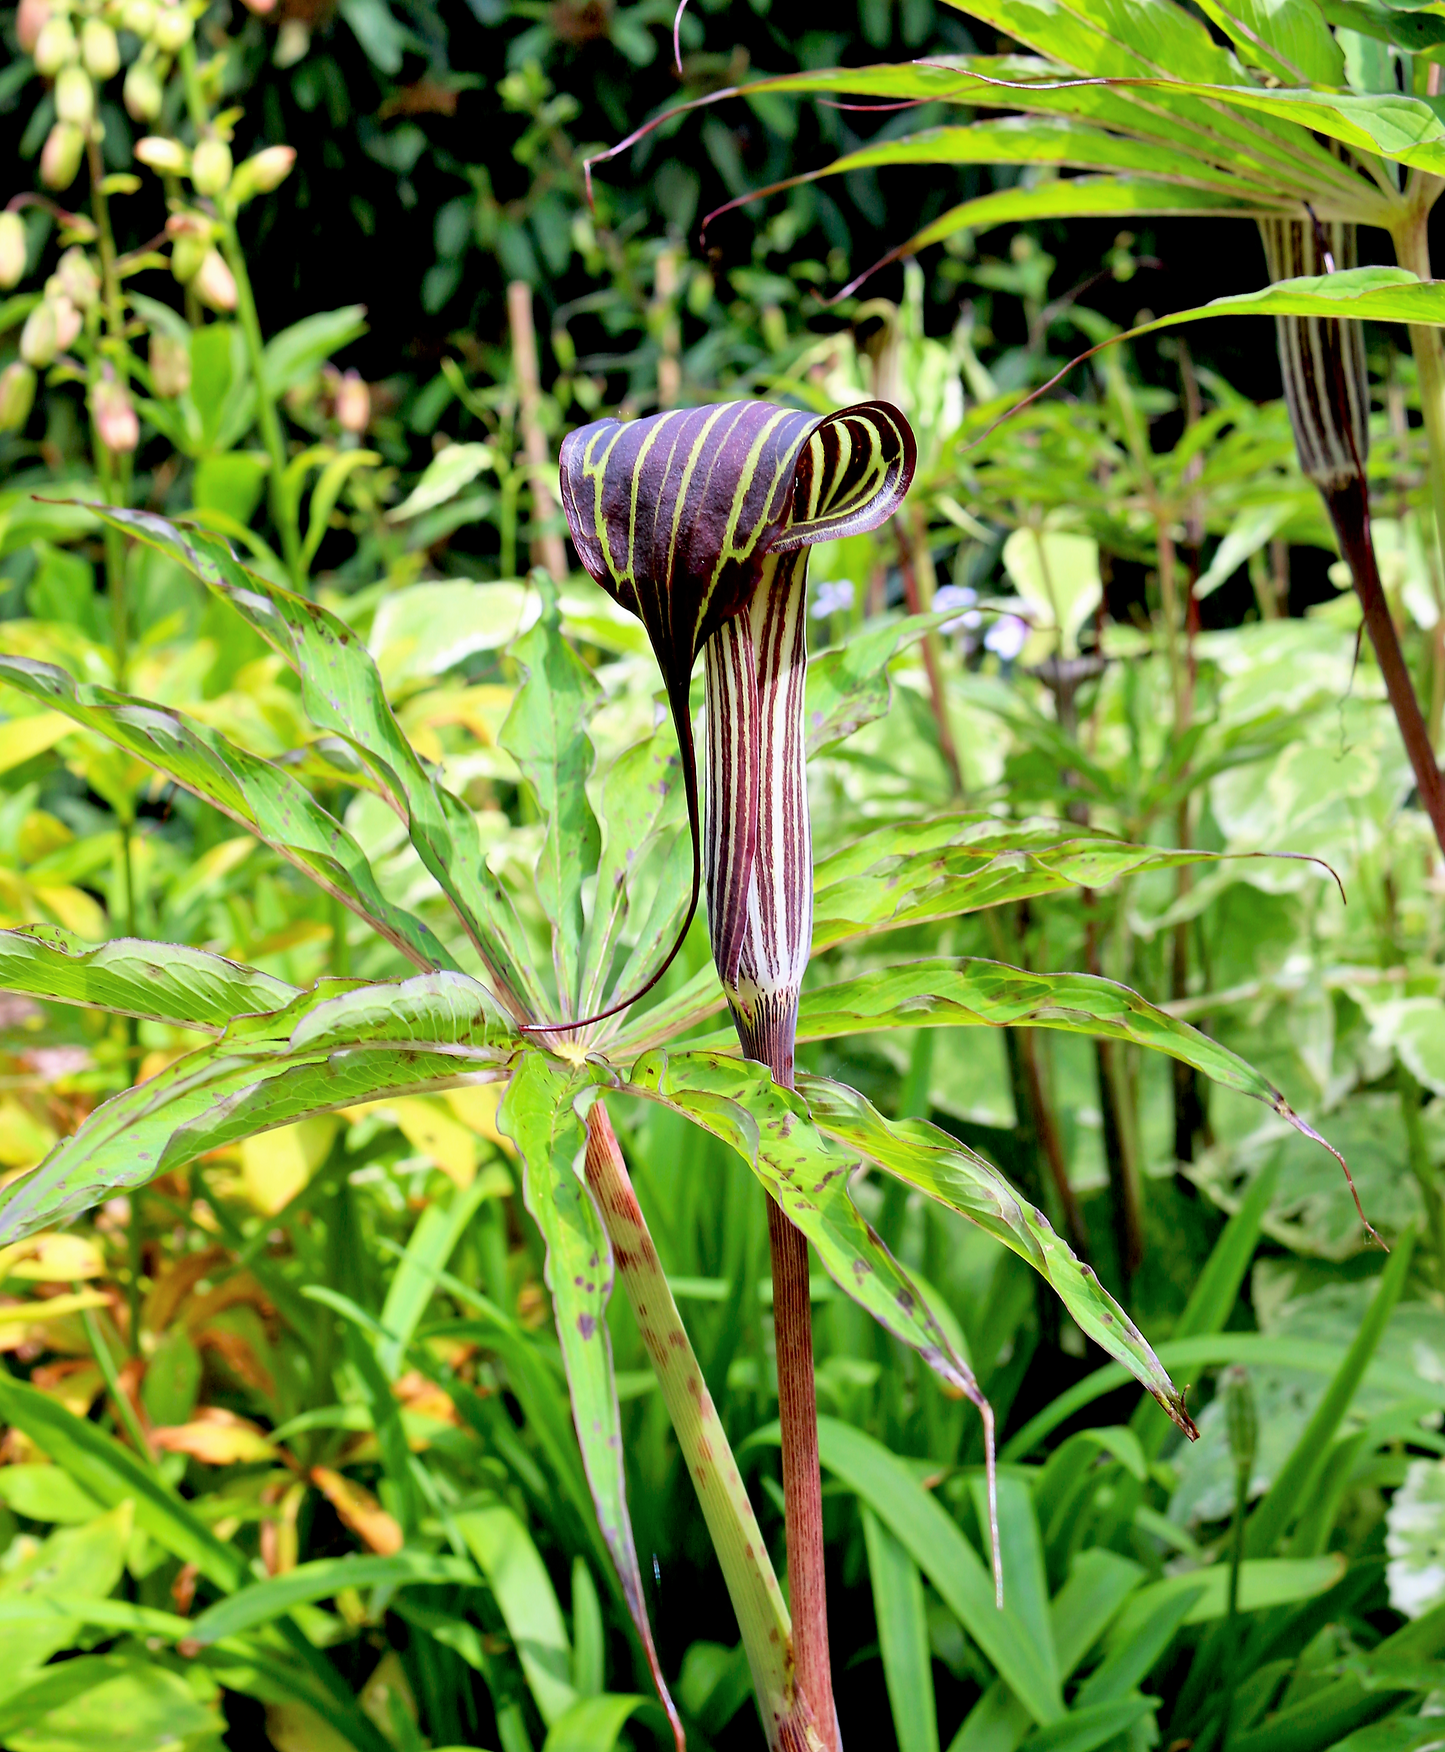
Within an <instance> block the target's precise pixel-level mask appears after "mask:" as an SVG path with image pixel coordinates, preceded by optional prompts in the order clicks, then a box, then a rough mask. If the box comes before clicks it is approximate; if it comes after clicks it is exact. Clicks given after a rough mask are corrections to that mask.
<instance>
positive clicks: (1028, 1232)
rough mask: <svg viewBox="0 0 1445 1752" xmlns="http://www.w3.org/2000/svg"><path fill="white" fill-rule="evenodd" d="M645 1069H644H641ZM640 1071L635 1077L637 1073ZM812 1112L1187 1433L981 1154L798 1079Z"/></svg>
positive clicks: (1042, 1222) (1126, 1339) (1084, 1277)
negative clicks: (1014, 1273) (944, 1213)
mask: <svg viewBox="0 0 1445 1752" xmlns="http://www.w3.org/2000/svg"><path fill="white" fill-rule="evenodd" d="M644 1062H645V1061H644ZM635 1074H636V1073H635V1072H634V1075H635ZM798 1093H799V1094H800V1095H801V1096H802V1097H803V1100H804V1102H806V1104H807V1105H806V1109H805V1111H806V1112H807V1113H808V1114H809V1116H810V1117H811V1120H812V1123H813V1124H814V1125H815V1126H816V1127H817V1129H818V1131H819V1133H821V1134H822V1136H823V1137H825V1138H827V1139H828V1140H830V1141H831V1142H832V1143H833V1144H834V1146H835V1148H841V1149H843V1150H850V1151H856V1152H858V1153H859V1154H861V1155H862V1156H864V1157H866V1158H867V1159H868V1160H870V1161H872V1162H876V1163H877V1164H878V1166H879V1167H880V1168H883V1169H886V1170H887V1172H888V1173H890V1174H893V1175H895V1176H896V1177H897V1178H898V1179H900V1180H902V1181H904V1182H906V1183H907V1184H908V1185H910V1186H915V1187H917V1188H918V1190H919V1191H920V1192H924V1193H926V1194H927V1195H928V1196H929V1197H930V1198H935V1199H937V1200H938V1201H939V1203H941V1204H946V1205H948V1206H949V1207H950V1208H951V1209H952V1210H955V1211H957V1212H958V1213H959V1214H960V1215H961V1216H965V1217H967V1218H968V1219H969V1221H970V1222H974V1223H977V1224H978V1226H979V1227H980V1228H981V1229H984V1230H986V1231H987V1232H988V1233H989V1234H990V1235H993V1236H994V1237H995V1238H996V1239H997V1240H1000V1241H1002V1242H1003V1244H1004V1245H1005V1246H1006V1247H1008V1248H1011V1249H1012V1250H1013V1252H1015V1253H1017V1254H1018V1255H1019V1257H1020V1258H1021V1259H1024V1260H1026V1261H1027V1262H1028V1263H1029V1264H1030V1265H1031V1266H1033V1268H1034V1270H1035V1271H1037V1272H1038V1273H1039V1274H1040V1275H1041V1276H1042V1277H1043V1278H1045V1279H1046V1280H1047V1282H1048V1283H1049V1284H1050V1285H1051V1286H1052V1287H1053V1289H1054V1291H1055V1293H1056V1294H1057V1295H1058V1297H1059V1299H1060V1300H1061V1301H1062V1302H1063V1304H1064V1306H1065V1307H1066V1308H1067V1309H1068V1311H1069V1313H1070V1314H1071V1315H1072V1316H1073V1318H1074V1320H1075V1322H1076V1323H1077V1324H1078V1326H1079V1328H1080V1330H1081V1331H1083V1332H1085V1333H1087V1335H1088V1336H1089V1337H1090V1338H1091V1339H1092V1340H1093V1341H1094V1343H1095V1344H1097V1345H1099V1346H1100V1347H1101V1348H1102V1349H1103V1350H1105V1351H1107V1352H1108V1354H1109V1355H1110V1356H1112V1357H1115V1358H1117V1359H1118V1360H1119V1361H1120V1362H1121V1363H1123V1364H1124V1366H1125V1367H1126V1368H1127V1369H1128V1370H1129V1372H1130V1373H1131V1374H1132V1375H1133V1376H1134V1378H1135V1379H1136V1380H1137V1381H1138V1382H1139V1383H1140V1385H1141V1386H1143V1387H1146V1388H1148V1390H1149V1392H1150V1393H1152V1394H1153V1395H1154V1397H1155V1398H1156V1399H1157V1400H1158V1401H1159V1403H1160V1404H1161V1405H1162V1406H1163V1407H1164V1409H1165V1411H1167V1412H1168V1413H1169V1415H1170V1417H1171V1418H1173V1419H1174V1421H1175V1423H1177V1424H1178V1425H1179V1427H1180V1428H1181V1429H1183V1430H1184V1431H1185V1432H1186V1433H1192V1432H1193V1428H1194V1426H1193V1423H1192V1422H1191V1420H1190V1417H1189V1414H1188V1412H1186V1411H1185V1409H1184V1401H1183V1398H1182V1397H1181V1395H1180V1394H1179V1393H1178V1391H1177V1390H1176V1389H1175V1387H1174V1384H1173V1382H1172V1381H1171V1380H1170V1379H1169V1376H1168V1374H1167V1373H1166V1372H1165V1370H1164V1368H1163V1366H1162V1364H1161V1363H1160V1361H1159V1359H1158V1357H1156V1356H1155V1354H1154V1352H1153V1351H1152V1350H1151V1349H1150V1348H1149V1345H1148V1343H1147V1342H1146V1340H1145V1338H1144V1335H1143V1333H1141V1332H1140V1331H1139V1329H1138V1327H1137V1326H1135V1324H1134V1322H1133V1321H1132V1320H1131V1319H1130V1318H1129V1316H1128V1315H1127V1314H1126V1313H1125V1312H1124V1310H1123V1309H1122V1308H1121V1307H1120V1306H1119V1304H1118V1303H1117V1302H1116V1301H1115V1300H1114V1298H1113V1297H1112V1296H1111V1295H1110V1294H1109V1292H1108V1291H1107V1290H1106V1289H1105V1288H1104V1286H1103V1285H1102V1284H1101V1283H1100V1282H1099V1279H1098V1276H1097V1274H1096V1273H1095V1272H1094V1270H1093V1268H1092V1267H1091V1266H1087V1265H1081V1264H1080V1262H1079V1261H1078V1259H1076V1258H1075V1256H1074V1254H1073V1253H1072V1252H1071V1251H1070V1249H1069V1248H1068V1247H1067V1246H1065V1244H1064V1243H1063V1242H1062V1241H1061V1240H1060V1239H1059V1237H1058V1236H1057V1235H1056V1234H1055V1233H1054V1231H1053V1229H1052V1228H1051V1227H1050V1225H1049V1222H1048V1219H1047V1218H1046V1217H1045V1216H1044V1214H1043V1212H1042V1211H1039V1210H1036V1209H1034V1208H1033V1207H1032V1206H1030V1205H1028V1204H1025V1203H1022V1202H1021V1201H1020V1200H1019V1199H1018V1197H1017V1196H1016V1194H1015V1193H1014V1191H1013V1188H1012V1187H1011V1186H1010V1185H1009V1184H1008V1182H1007V1181H1006V1180H1005V1179H1004V1177H1003V1176H1002V1175H1001V1174H1000V1173H999V1172H998V1170H997V1169H996V1168H994V1167H993V1166H992V1165H991V1164H990V1163H988V1162H986V1161H985V1160H984V1159H983V1157H982V1156H979V1155H977V1154H975V1152H974V1151H972V1150H970V1149H969V1148H968V1147H967V1146H966V1145H964V1144H960V1143H959V1142H958V1141H957V1140H956V1139H954V1138H951V1137H950V1136H949V1135H948V1133H947V1132H942V1131H940V1130H939V1129H938V1128H937V1127H936V1126H932V1125H929V1124H927V1123H926V1122H925V1121H923V1120H899V1121H890V1120H887V1119H885V1118H884V1117H883V1115H882V1114H881V1113H879V1112H878V1111H877V1109H876V1108H874V1107H873V1106H871V1105H870V1104H869V1102H867V1101H866V1100H865V1099H864V1098H863V1096H861V1095H860V1094H858V1092H857V1091H856V1090H854V1089H849V1088H847V1087H846V1086H845V1085H844V1084H842V1083H834V1082H832V1081H831V1080H830V1079H828V1078H826V1077H811V1076H799V1078H798Z"/></svg>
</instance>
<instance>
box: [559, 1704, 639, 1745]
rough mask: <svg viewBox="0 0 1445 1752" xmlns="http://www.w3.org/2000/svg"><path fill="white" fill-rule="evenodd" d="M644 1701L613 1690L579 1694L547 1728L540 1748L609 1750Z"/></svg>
mask: <svg viewBox="0 0 1445 1752" xmlns="http://www.w3.org/2000/svg"><path fill="white" fill-rule="evenodd" d="M646 1703H647V1699H646V1698H645V1697H632V1696H625V1695H623V1694H621V1693H617V1692H610V1693H607V1694H605V1695H603V1696H602V1697H583V1698H579V1699H578V1700H577V1702H576V1703H574V1704H573V1705H572V1706H571V1708H570V1709H568V1710H567V1711H566V1712H565V1713H564V1714H563V1715H560V1716H558V1718H557V1719H556V1721H554V1722H553V1723H552V1724H551V1726H550V1727H549V1728H548V1730H547V1739H546V1742H545V1744H544V1745H543V1747H542V1752H612V1749H613V1747H614V1746H616V1744H617V1737H618V1735H619V1734H620V1733H621V1732H622V1730H623V1728H624V1727H626V1725H627V1723H628V1722H629V1721H630V1720H631V1719H632V1717H633V1716H634V1715H635V1714H636V1713H637V1711H638V1710H639V1709H641V1708H643V1707H644V1706H645V1704H646Z"/></svg>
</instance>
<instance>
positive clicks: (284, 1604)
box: [191, 1551, 480, 1643]
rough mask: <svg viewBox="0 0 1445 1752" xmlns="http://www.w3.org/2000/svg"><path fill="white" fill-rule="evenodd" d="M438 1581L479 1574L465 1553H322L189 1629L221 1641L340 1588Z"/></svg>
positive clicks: (214, 1609) (472, 1580)
mask: <svg viewBox="0 0 1445 1752" xmlns="http://www.w3.org/2000/svg"><path fill="white" fill-rule="evenodd" d="M439 1582H450V1583H459V1584H460V1585H461V1586H463V1587H473V1588H475V1587H478V1586H479V1585H480V1577H479V1576H478V1575H477V1572H476V1570H475V1569H473V1567H472V1566H471V1564H469V1563H468V1562H467V1561H466V1559H465V1558H460V1557H441V1556H435V1555H433V1554H432V1553H430V1552H425V1551H397V1552H393V1553H392V1554H391V1555H390V1556H386V1557H383V1556H380V1555H378V1554H375V1553H367V1554H366V1555H363V1556H358V1557H320V1558H316V1559H315V1560H314V1561H312V1562H311V1563H302V1564H297V1566H296V1567H295V1569H290V1570H285V1571H283V1573H282V1574H280V1575H277V1576H270V1577H268V1578H267V1580H265V1581H264V1582H254V1583H252V1584H251V1586H250V1587H246V1588H241V1589H239V1590H238V1591H237V1592H236V1593H234V1594H232V1595H230V1596H229V1598H227V1599H225V1600H218V1601H217V1602H216V1604H215V1605H214V1606H208V1607H207V1608H206V1610H205V1611H204V1612H202V1613H201V1614H200V1615H199V1617H197V1618H195V1619H193V1620H192V1622H191V1635H192V1637H194V1639H195V1640H196V1641H197V1642H198V1643H213V1642H220V1640H221V1639H222V1638H223V1637H228V1636H235V1635H237V1634H238V1633H239V1632H241V1631H246V1630H254V1629H255V1628H256V1627H257V1626H258V1625H261V1624H269V1623H270V1622H271V1621H272V1619H275V1618H280V1617H282V1616H283V1615H284V1614H285V1613H287V1612H290V1611H291V1610H292V1609H293V1608H294V1607H296V1606H305V1605H310V1604H311V1603H312V1602H314V1601H316V1600H330V1599H332V1598H333V1597H334V1596H335V1595H336V1594H337V1593H339V1592H340V1590H341V1589H343V1588H401V1587H407V1586H409V1585H411V1584H420V1585H427V1586H434V1585H435V1584H437V1583H439Z"/></svg>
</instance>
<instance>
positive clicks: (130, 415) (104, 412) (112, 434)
mask: <svg viewBox="0 0 1445 1752" xmlns="http://www.w3.org/2000/svg"><path fill="white" fill-rule="evenodd" d="M90 412H91V416H92V417H93V419H94V420H95V429H96V431H97V432H98V433H99V434H100V441H101V443H102V444H104V445H105V447H106V449H107V450H113V451H116V452H118V453H121V454H125V453H128V452H130V451H132V450H134V449H135V447H136V445H137V444H139V443H140V421H139V420H138V419H137V418H136V415H135V406H134V404H133V403H132V401H131V399H130V395H129V394H128V392H127V390H126V387H125V385H124V384H123V383H117V382H116V380H115V379H114V378H113V377H106V378H102V379H101V381H100V382H99V383H97V384H94V385H92V387H91V391H90Z"/></svg>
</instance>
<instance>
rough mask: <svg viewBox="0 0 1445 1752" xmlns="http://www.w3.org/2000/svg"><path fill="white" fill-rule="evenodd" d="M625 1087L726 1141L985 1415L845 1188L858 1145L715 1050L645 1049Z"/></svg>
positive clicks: (861, 1294) (894, 1327) (827, 1261)
mask: <svg viewBox="0 0 1445 1752" xmlns="http://www.w3.org/2000/svg"><path fill="white" fill-rule="evenodd" d="M624 1087H625V1088H627V1089H628V1090H630V1091H632V1092H634V1093H636V1094H639V1095H646V1096H648V1097H650V1098H651V1099H653V1100H656V1101H661V1102H663V1103H664V1104H665V1105H666V1106H668V1107H671V1108H672V1109H673V1110H674V1111H675V1112H677V1113H681V1114H683V1115H684V1116H685V1117H686V1118H688V1119H690V1120H691V1121H692V1122H693V1124H694V1125H699V1126H701V1127H702V1128H703V1130H704V1131H709V1132H711V1133H712V1134H713V1136H714V1137H719V1138H721V1139H722V1140H723V1141H724V1142H725V1143H727V1144H730V1145H731V1146H732V1148H733V1149H735V1150H736V1151H737V1152H738V1154H739V1155H741V1156H742V1157H743V1159H744V1160H745V1161H746V1162H747V1164H748V1166H749V1167H750V1168H751V1169H752V1170H753V1172H754V1173H755V1174H756V1175H757V1177H758V1179H759V1180H761V1181H762V1183H763V1185H764V1186H765V1187H766V1188H767V1190H768V1191H769V1192H770V1193H771V1194H772V1196H773V1197H774V1198H775V1199H776V1200H777V1202H778V1204H779V1205H780V1206H781V1207H782V1209H783V1212H784V1213H785V1215H786V1216H787V1217H788V1218H789V1220H790V1221H791V1222H792V1223H793V1224H794V1226H795V1227H796V1228H798V1229H800V1230H801V1231H802V1233H803V1234H804V1235H806V1236H807V1238H808V1240H809V1241H811V1242H812V1244H813V1245H814V1246H815V1247H816V1248H817V1250H818V1257H819V1258H820V1259H821V1260H822V1262H823V1265H824V1267H825V1269H826V1270H827V1272H828V1275H829V1276H830V1277H831V1278H832V1279H833V1280H834V1281H835V1282H836V1283H837V1285H838V1287H839V1288H840V1289H842V1290H843V1291H845V1292H846V1293H847V1294H848V1295H850V1296H851V1297H852V1298H853V1300H854V1301H855V1302H857V1303H858V1304H859V1305H860V1306H861V1307H863V1308H866V1309H867V1311H868V1312H869V1313H870V1314H871V1315H872V1316H873V1318H874V1319H875V1320H876V1321H877V1322H878V1323H879V1325H880V1326H882V1327H884V1328H885V1330H887V1331H888V1332H891V1333H892V1334H893V1336H894V1337H895V1338H898V1339H900V1340H901V1341H902V1342H903V1343H904V1344H906V1345H909V1346H910V1347H911V1348H912V1349H914V1350H916V1351H917V1352H918V1353H919V1355H920V1356H922V1358H923V1359H924V1361H925V1362H926V1363H928V1365H929V1366H930V1368H932V1369H934V1370H935V1371H936V1372H937V1373H938V1375H939V1376H940V1377H941V1378H942V1379H943V1380H944V1381H946V1382H947V1383H948V1384H949V1386H951V1387H953V1388H954V1389H955V1390H956V1391H958V1392H959V1393H962V1394H964V1395H966V1396H967V1397H968V1398H969V1399H971V1400H972V1401H973V1402H974V1404H975V1405H977V1406H978V1407H979V1409H980V1411H981V1412H982V1413H983V1414H984V1416H985V1420H986V1421H987V1419H988V1416H989V1414H988V1413H987V1410H986V1408H985V1406H984V1403H983V1398H982V1395H981V1394H980V1392H979V1389H978V1384H977V1382H976V1381H975V1380H974V1378H973V1372H972V1370H971V1369H970V1368H969V1366H968V1364H967V1362H966V1361H965V1360H964V1359H963V1358H962V1357H960V1356H959V1355H958V1353H957V1352H956V1351H955V1349H954V1347H953V1344H952V1342H951V1341H950V1339H949V1338H948V1336H947V1334H946V1333H945V1332H944V1330H943V1328H942V1326H941V1325H940V1324H939V1322H938V1320H937V1319H936V1318H935V1316H934V1314H933V1312H932V1310H931V1309H930V1308H929V1306H928V1303H927V1301H926V1300H925V1298H924V1297H923V1295H922V1294H921V1293H920V1291H919V1289H918V1287H917V1285H916V1284H914V1282H913V1281H912V1279H911V1278H910V1277H909V1276H908V1273H907V1272H906V1271H905V1270H904V1269H903V1267H902V1266H901V1265H900V1264H899V1263H898V1261H897V1260H896V1259H894V1257H893V1255H892V1254H891V1253H890V1252H889V1251H888V1249H887V1248H886V1247H885V1246H884V1245H883V1242H882V1241H881V1240H880V1238H879V1237H878V1235H877V1234H876V1233H875V1232H874V1230H873V1229H872V1228H871V1227H870V1226H869V1225H868V1223H866V1222H865V1221H864V1219H863V1217H862V1215H861V1214H860V1213H859V1211H858V1209H857V1207H856V1206H855V1205H854V1203H853V1200H852V1198H851V1196H850V1195H849V1191H848V1181H849V1177H850V1175H851V1174H852V1172H853V1170H854V1169H855V1168H856V1167H858V1165H859V1160H860V1158H859V1156H858V1154H857V1152H856V1151H854V1150H852V1149H851V1148H850V1147H849V1146H848V1145H847V1144H843V1145H841V1146H840V1145H838V1144H835V1143H833V1142H832V1141H831V1140H830V1139H829V1138H827V1137H825V1136H824V1134H823V1133H822V1132H821V1131H820V1130H819V1129H818V1128H817V1127H816V1126H815V1125H814V1124H813V1122H812V1120H811V1118H810V1117H809V1114H808V1108H807V1105H806V1103H805V1102H804V1101H803V1100H801V1099H800V1098H799V1097H798V1096H797V1095H795V1094H793V1093H792V1091H790V1090H787V1089H782V1088H779V1087H778V1085H777V1084H776V1083H774V1082H773V1080H772V1078H771V1076H770V1075H769V1074H768V1071H767V1068H766V1067H765V1066H763V1065H760V1064H757V1063H756V1062H754V1061H752V1060H743V1061H741V1062H740V1061H738V1060H736V1059H730V1058H728V1057H726V1056H725V1055H724V1054H722V1053H706V1052H696V1053H694V1052H674V1053H661V1052H654V1053H649V1054H647V1055H646V1056H645V1057H644V1058H641V1059H639V1060H638V1062H637V1063H636V1064H635V1065H634V1066H633V1068H632V1074H631V1077H630V1079H629V1081H628V1082H627V1083H626V1084H625V1085H624Z"/></svg>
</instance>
